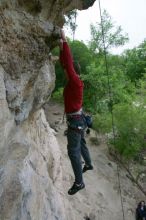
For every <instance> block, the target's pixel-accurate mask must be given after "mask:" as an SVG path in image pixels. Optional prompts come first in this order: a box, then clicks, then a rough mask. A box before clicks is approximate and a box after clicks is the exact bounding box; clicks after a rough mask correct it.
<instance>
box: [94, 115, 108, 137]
mask: <svg viewBox="0 0 146 220" xmlns="http://www.w3.org/2000/svg"><path fill="white" fill-rule="evenodd" d="M93 129H94V130H96V131H97V132H99V133H108V132H110V131H111V130H112V118H111V114H110V113H109V112H107V113H102V114H98V113H96V114H95V115H94V116H93Z"/></svg>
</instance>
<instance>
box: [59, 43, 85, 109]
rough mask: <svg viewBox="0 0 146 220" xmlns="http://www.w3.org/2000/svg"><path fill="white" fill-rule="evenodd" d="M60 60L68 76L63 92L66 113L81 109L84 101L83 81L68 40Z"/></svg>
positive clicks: (64, 44)
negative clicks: (77, 70) (74, 62)
mask: <svg viewBox="0 0 146 220" xmlns="http://www.w3.org/2000/svg"><path fill="white" fill-rule="evenodd" d="M60 62H61V64H62V66H63V68H64V70H65V71H66V74H67V76H68V82H67V85H66V86H65V88H64V92H63V96H64V106H65V113H72V112H76V111H79V110H80V109H81V108H82V103H83V82H82V81H81V80H80V78H79V76H78V75H77V73H76V72H75V69H74V66H73V59H72V55H71V51H70V48H69V46H68V44H67V42H63V49H62V50H61V52H60Z"/></svg>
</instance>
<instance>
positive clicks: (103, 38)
mask: <svg viewBox="0 0 146 220" xmlns="http://www.w3.org/2000/svg"><path fill="white" fill-rule="evenodd" d="M98 2H99V11H100V19H101V30H102V41H103V48H104V59H105V68H106V74H107V79H108V94H109V101H110V105H111V117H112V131H113V136H114V143H115V125H114V115H113V108H112V105H113V99H112V93H111V85H110V76H109V69H108V62H107V51H106V46H105V36H104V27H103V19H102V13H101V3H100V0H98ZM117 175H118V184H119V192H120V199H121V207H122V215H123V220H125V213H124V205H123V199H122V190H121V181H120V170H119V165H118V162H117Z"/></svg>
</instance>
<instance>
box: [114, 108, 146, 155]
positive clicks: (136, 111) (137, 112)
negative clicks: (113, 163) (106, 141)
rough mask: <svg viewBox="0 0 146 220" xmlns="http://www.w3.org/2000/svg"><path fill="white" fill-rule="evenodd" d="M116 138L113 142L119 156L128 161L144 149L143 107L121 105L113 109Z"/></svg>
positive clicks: (145, 125)
mask: <svg viewBox="0 0 146 220" xmlns="http://www.w3.org/2000/svg"><path fill="white" fill-rule="evenodd" d="M114 117H115V126H116V138H115V141H114V142H113V143H114V145H115V148H116V149H117V150H118V151H119V153H120V154H121V155H123V156H124V157H126V158H128V159H130V158H133V157H134V156H136V154H138V153H139V152H140V151H141V149H142V148H146V140H145V138H144V137H145V135H146V123H145V121H146V113H145V109H144V108H143V106H139V107H138V106H136V105H135V104H132V105H129V104H125V105H123V104H121V105H117V106H115V108H114Z"/></svg>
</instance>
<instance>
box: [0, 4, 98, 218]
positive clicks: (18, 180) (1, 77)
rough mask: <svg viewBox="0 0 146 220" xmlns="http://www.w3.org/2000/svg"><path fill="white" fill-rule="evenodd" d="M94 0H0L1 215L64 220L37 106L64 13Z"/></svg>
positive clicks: (45, 95) (58, 177)
mask: <svg viewBox="0 0 146 220" xmlns="http://www.w3.org/2000/svg"><path fill="white" fill-rule="evenodd" d="M93 3H94V0H90V1H89V0H88V1H86V0H85V1H83V0H79V1H76V0H74V1H71V0H64V1H63V0H58V1H52V0H32V1H30V0H10V1H8V0H1V1H0V30H1V32H0V220H9V219H10V220H16V219H17V220H20V219H22V220H27V219H28V220H30V219H32V220H53V219H54V220H55V219H59V220H66V219H70V220H71V219H72V218H71V217H69V216H67V214H66V213H65V210H64V209H65V207H66V206H65V199H64V196H63V194H62V193H61V192H62V190H61V189H62V185H61V184H62V171H61V154H60V150H59V146H58V143H57V141H56V139H55V137H54V135H53V133H52V130H51V129H50V127H49V124H48V122H47V121H46V118H45V115H44V112H43V110H42V109H41V107H42V106H43V105H44V104H45V103H46V102H47V101H48V100H49V98H50V95H51V92H52V90H53V88H54V85H55V72H54V65H53V63H52V62H51V61H50V60H49V58H48V54H49V52H50V51H51V49H52V48H53V47H55V46H56V44H57V40H58V38H59V30H60V28H61V27H62V25H63V23H64V17H63V16H64V14H65V13H67V12H68V11H70V10H72V9H74V8H78V9H86V8H88V7H89V6H91V5H92V4H93Z"/></svg>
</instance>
